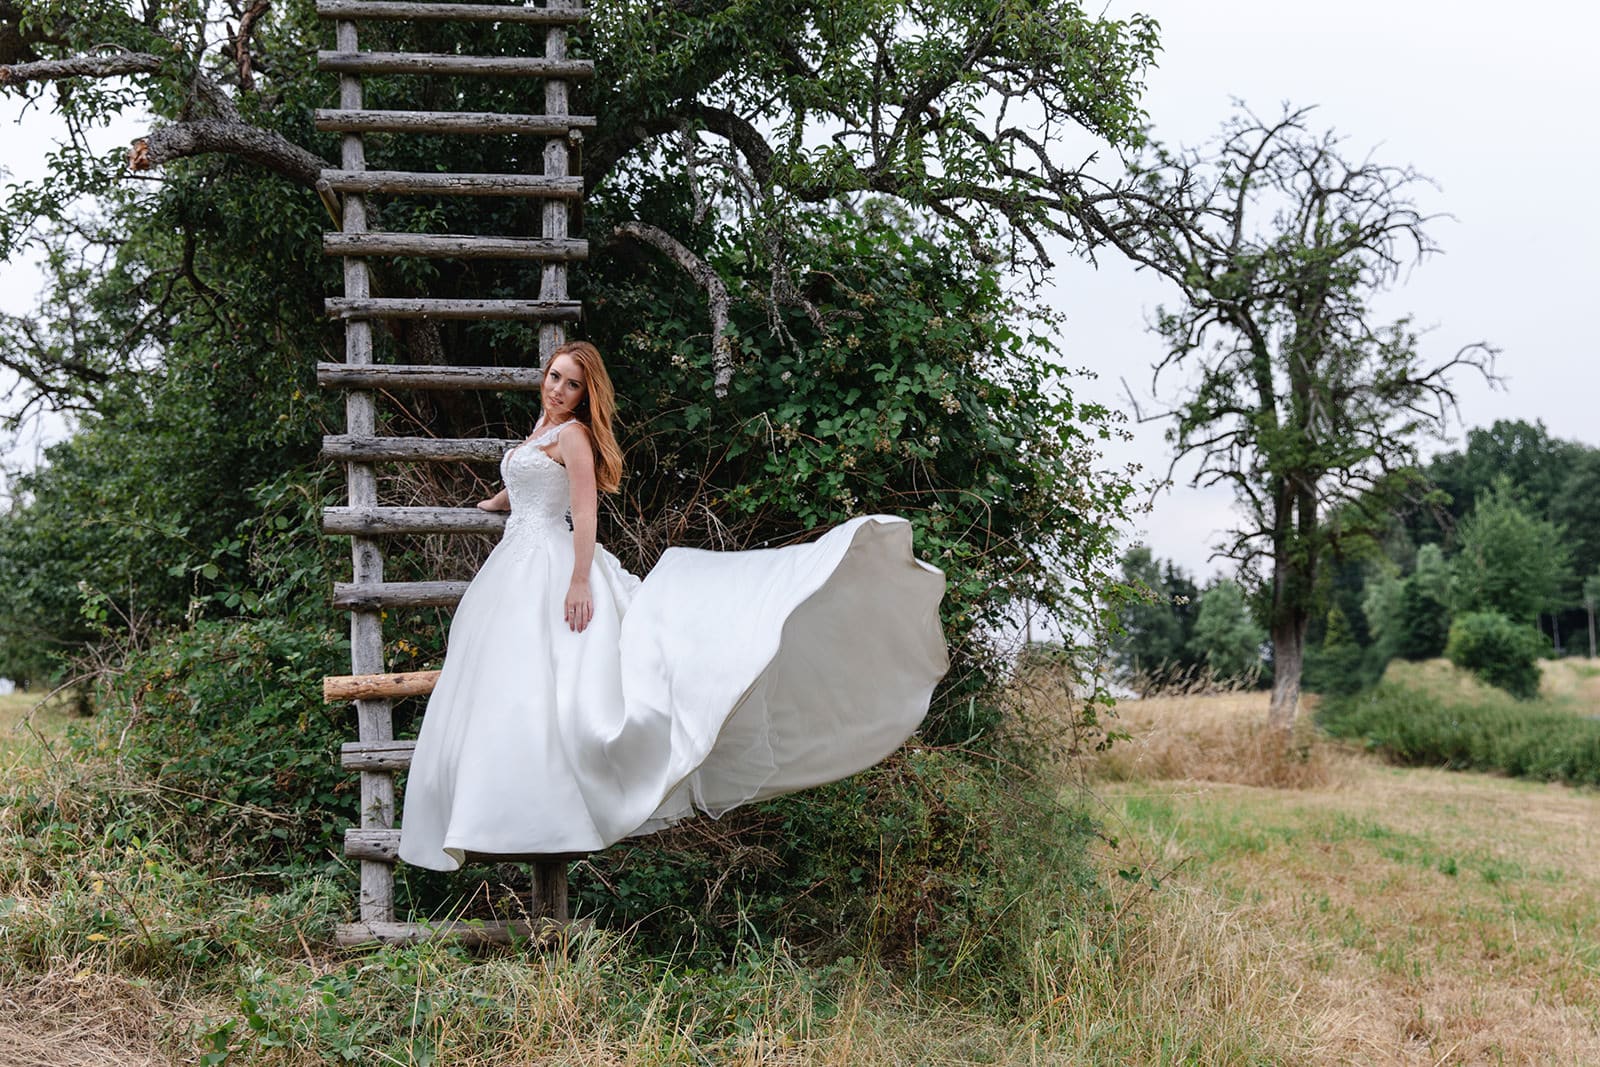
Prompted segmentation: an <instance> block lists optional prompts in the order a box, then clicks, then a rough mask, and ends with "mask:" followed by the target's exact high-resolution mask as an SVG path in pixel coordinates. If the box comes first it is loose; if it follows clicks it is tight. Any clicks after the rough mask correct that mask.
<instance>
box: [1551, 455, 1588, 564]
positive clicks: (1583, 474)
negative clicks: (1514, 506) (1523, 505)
mask: <svg viewBox="0 0 1600 1067" xmlns="http://www.w3.org/2000/svg"><path fill="white" fill-rule="evenodd" d="M1547 517H1548V518H1549V519H1550V521H1551V522H1553V523H1555V524H1556V525H1557V526H1559V527H1561V528H1562V531H1563V532H1564V533H1565V535H1566V536H1565V542H1566V544H1567V545H1568V546H1569V547H1570V548H1571V550H1572V570H1573V573H1574V574H1575V575H1589V574H1595V573H1597V572H1600V448H1585V449H1582V450H1581V451H1579V452H1578V453H1577V455H1576V456H1574V457H1573V459H1572V463H1571V466H1570V467H1569V468H1568V469H1567V476H1566V480H1565V481H1563V482H1562V483H1561V489H1560V491H1559V492H1557V493H1556V494H1555V497H1554V498H1553V499H1552V500H1551V501H1550V511H1549V514H1548V516H1547Z"/></svg>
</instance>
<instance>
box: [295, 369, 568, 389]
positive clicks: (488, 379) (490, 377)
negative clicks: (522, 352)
mask: <svg viewBox="0 0 1600 1067" xmlns="http://www.w3.org/2000/svg"><path fill="white" fill-rule="evenodd" d="M542 377H543V375H541V374H540V373H539V370H538V368H536V367H435V366H430V365H427V364H391V365H387V366H381V365H373V366H365V367H352V366H349V365H348V364H345V363H318V364H317V382H318V384H320V385H325V386H329V387H339V386H350V387H354V388H358V389H505V390H517V391H521V392H531V391H533V390H536V389H538V388H539V382H540V380H541V379H542Z"/></svg>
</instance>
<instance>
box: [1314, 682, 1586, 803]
mask: <svg viewBox="0 0 1600 1067" xmlns="http://www.w3.org/2000/svg"><path fill="white" fill-rule="evenodd" d="M1441 671H1442V668H1439V667H1435V668H1434V669H1433V670H1432V671H1431V673H1427V674H1423V673H1418V672H1400V673H1391V675H1390V677H1389V678H1388V679H1387V680H1385V681H1384V682H1382V683H1381V684H1379V685H1378V686H1377V687H1375V688H1374V689H1371V690H1369V691H1367V692H1365V693H1360V694H1357V695H1355V696H1350V697H1336V698H1331V699H1329V700H1327V701H1325V702H1324V704H1323V706H1322V711H1321V713H1320V715H1319V721H1320V722H1321V724H1322V726H1323V727H1324V728H1325V729H1326V730H1327V731H1328V732H1329V733H1331V734H1333V735H1334V736H1336V737H1345V738H1351V739H1355V740H1359V741H1361V742H1363V743H1364V744H1365V745H1366V746H1367V747H1368V748H1369V749H1371V750H1373V751H1376V752H1378V753H1380V754H1382V755H1383V756H1384V757H1385V758H1386V759H1389V760H1391V761H1393V762H1395V763H1401V764H1406V765H1412V766H1432V767H1447V768H1450V769H1452V770H1475V771H1492V772H1497V773H1501V774H1508V775H1511V776H1513V777H1518V778H1532V779H1535V780H1538V781H1547V782H1566V783H1569V784H1573V785H1600V718H1596V717H1594V716H1593V715H1592V714H1591V715H1584V714H1575V713H1574V709H1573V707H1572V706H1571V701H1570V699H1567V698H1563V699H1560V700H1556V701H1552V700H1549V699H1538V700H1533V701H1523V700H1516V699H1514V698H1513V697H1511V696H1510V695H1509V694H1505V693H1502V692H1500V691H1498V690H1494V689H1491V688H1489V687H1487V686H1475V685H1471V686H1469V685H1465V684H1462V683H1461V682H1460V681H1459V680H1452V679H1450V678H1449V677H1447V676H1446V677H1443V678H1441ZM1444 673H1445V674H1446V675H1447V674H1448V672H1444ZM1427 679H1432V680H1433V684H1419V681H1423V682H1426V680H1427Z"/></svg>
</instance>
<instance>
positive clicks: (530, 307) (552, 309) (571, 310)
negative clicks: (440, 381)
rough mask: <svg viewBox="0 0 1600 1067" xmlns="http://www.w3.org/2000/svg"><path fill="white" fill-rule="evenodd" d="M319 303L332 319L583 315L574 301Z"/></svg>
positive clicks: (330, 300) (373, 300)
mask: <svg viewBox="0 0 1600 1067" xmlns="http://www.w3.org/2000/svg"><path fill="white" fill-rule="evenodd" d="M322 306H323V308H324V310H326V311H327V313H328V317H329V318H335V319H470V320H472V321H474V322H481V321H483V320H485V319H518V320H539V319H551V320H560V321H564V322H572V321H575V320H577V319H579V318H582V317H583V305H582V304H581V303H579V302H578V301H576V300H466V299H445V298H435V297H372V298H369V299H366V300H347V299H344V298H341V297H329V298H327V299H325V300H324V301H323V302H322ZM437 369H439V370H449V369H451V368H448V367H440V368H437ZM451 388H454V386H452V387H451ZM469 388H470V387H469Z"/></svg>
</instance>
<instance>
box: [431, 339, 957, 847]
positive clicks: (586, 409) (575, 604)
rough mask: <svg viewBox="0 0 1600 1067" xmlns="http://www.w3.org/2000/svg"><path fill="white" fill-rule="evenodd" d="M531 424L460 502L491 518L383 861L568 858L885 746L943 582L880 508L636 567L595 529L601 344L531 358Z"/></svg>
mask: <svg viewBox="0 0 1600 1067" xmlns="http://www.w3.org/2000/svg"><path fill="white" fill-rule="evenodd" d="M540 398H541V401H542V405H543V414H542V415H541V417H540V420H539V422H538V424H537V425H536V426H535V427H534V431H533V433H532V434H531V435H530V436H529V437H528V438H527V440H525V441H523V442H522V443H521V444H519V445H517V446H516V447H515V448H513V449H512V450H511V451H509V452H507V453H506V455H505V457H504V458H503V459H502V460H501V463H500V472H501V477H502V478H503V479H504V481H505V485H506V488H505V489H504V490H502V491H501V492H500V493H498V494H496V495H495V496H494V497H491V498H490V499H488V500H484V501H481V502H480V503H479V505H478V506H479V507H481V508H485V509H488V510H504V509H506V508H508V507H509V509H510V511H511V517H510V519H509V520H508V521H507V523H506V530H505V535H504V537H503V538H502V539H501V541H500V544H499V545H497V546H496V547H495V550H494V551H493V552H492V553H491V554H490V556H489V558H488V560H487V561H486V562H485V563H484V565H483V568H482V569H481V570H480V571H479V572H478V575H477V577H476V578H474V579H473V582H472V584H471V585H470V586H469V587H468V589H467V592H466V594H465V596H463V597H462V600H461V604H460V606H459V607H458V608H457V610H456V615H455V619H454V621H453V622H452V624H451V627H450V637H449V647H448V649H447V651H446V655H445V662H444V669H443V671H442V672H441V673H440V677H439V681H438V684H437V685H436V687H435V688H434V692H433V696H432V697H431V698H430V699H429V701H428V710H427V713H426V715H425V716H424V717H423V722H422V729H421V731H420V733H419V734H418V737H417V747H416V751H415V754H414V755H413V758H412V764H411V771H410V774H409V776H408V778H407V783H406V794H405V810H404V814H403V817H402V819H401V839H400V857H401V859H403V860H405V861H406V862H407V863H411V864H415V865H418V866H422V867H431V868H434V869H436V870H453V869H455V868H457V867H459V866H460V865H461V863H462V861H463V859H464V858H465V856H466V854H467V853H473V854H476V855H490V856H492V855H505V856H515V855H549V854H557V853H573V852H590V851H594V850H596V849H600V848H604V847H606V846H607V845H610V844H612V843H613V842H615V841H617V840H620V839H621V838H623V837H626V836H629V835H631V834H639V833H649V832H651V831H653V830H657V829H660V828H661V827H663V826H666V825H668V824H670V823H672V822H675V821H677V820H678V819H681V818H684V817H686V816H688V815H690V814H692V812H693V811H694V809H696V808H698V809H700V810H702V811H706V812H708V813H710V814H712V815H720V814H721V813H722V812H724V811H726V810H728V809H729V808H732V807H734V806H736V805H738V804H742V803H746V802H748V801H751V800H756V799H760V798H763V797H769V796H776V795H778V794H780V793H785V792H790V791H793V790H796V789H803V788H806V787H808V786H811V785H817V784H820V783H822V782H827V781H832V780H834V779H837V778H842V777H845V776H846V775H849V774H853V773H855V772H856V771H858V770H861V769H863V768H865V767H868V766H871V765H872V764H873V763H876V762H877V761H878V760H880V759H882V758H883V757H884V756H886V755H888V753H890V752H891V751H893V750H894V749H895V748H896V747H898V746H899V745H900V744H901V743H902V742H903V741H904V740H905V739H906V738H907V737H908V736H910V734H911V732H912V731H913V730H915V729H916V727H917V724H918V723H919V722H921V720H922V717H923V715H924V714H926V712H927V707H928V699H929V697H930V695H931V693H932V690H933V685H934V683H935V682H936V681H937V680H938V679H939V677H940V676H941V675H942V674H943V673H944V671H945V668H946V666H947V661H946V658H945V647H944V638H943V635H942V633H941V631H940V628H939V622H938V603H939V599H940V597H941V596H942V595H943V591H944V577H943V575H942V574H941V573H940V572H939V571H938V570H936V569H935V568H933V567H930V566H928V565H927V564H925V563H921V562H920V561H918V560H916V559H915V558H914V557H913V556H912V554H911V533H910V527H909V526H908V524H906V523H905V522H904V520H901V519H894V518H887V517H883V516H871V517H866V518H858V519H853V520H851V521H850V522H848V523H845V524H844V525H842V526H839V527H836V528H834V529H833V530H830V531H829V532H828V533H826V534H824V535H823V536H822V537H821V538H819V539H818V540H816V541H813V542H810V543H807V544H803V545H794V546H790V547H787V548H779V549H761V550H756V551H750V552H704V551H699V550H695V549H683V548H672V549H668V550H667V551H666V553H665V554H663V556H662V557H661V560H660V562H659V563H658V564H657V565H656V567H655V568H654V569H653V570H652V571H651V572H650V574H649V576H648V577H647V578H646V579H645V581H644V582H643V583H642V584H641V583H640V581H639V579H637V578H635V577H634V576H633V575H631V574H629V573H628V572H627V571H626V570H624V569H623V568H622V565H621V564H620V563H619V562H618V561H617V558H616V557H615V556H613V555H612V554H611V553H610V552H607V551H606V550H605V549H604V548H603V547H601V546H600V545H598V544H597V543H596V540H595V530H596V516H597V513H598V510H599V509H598V493H599V492H601V491H605V492H612V491H615V489H616V488H617V485H618V482H619V480H620V478H621V474H622V452H621V449H620V448H618V446H617V442H616V437H615V434H614V433H613V430H612V419H613V413H614V411H615V394H614V392H613V390H612V386H611V379H610V376H609V375H608V374H607V373H606V369H605V364H604V363H603V362H602V360H601V358H600V353H599V352H598V351H597V350H596V349H595V348H594V346H593V345H591V344H588V343H587V342H583V341H575V342H571V343H569V344H565V345H562V346H561V347H560V348H558V349H556V351H555V352H554V353H553V354H552V356H551V358H550V361H549V363H548V364H547V365H546V368H545V375H544V381H543V384H542V386H541V389H540Z"/></svg>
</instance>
